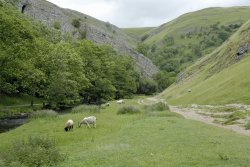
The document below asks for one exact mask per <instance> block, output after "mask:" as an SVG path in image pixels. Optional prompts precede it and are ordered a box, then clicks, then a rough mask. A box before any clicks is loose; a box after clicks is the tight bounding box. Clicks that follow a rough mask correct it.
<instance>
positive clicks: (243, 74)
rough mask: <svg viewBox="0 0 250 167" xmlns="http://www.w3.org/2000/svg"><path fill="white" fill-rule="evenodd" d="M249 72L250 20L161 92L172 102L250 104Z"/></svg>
mask: <svg viewBox="0 0 250 167" xmlns="http://www.w3.org/2000/svg"><path fill="white" fill-rule="evenodd" d="M249 73H250V21H248V22H247V23H245V24H244V25H243V26H242V27H241V28H240V29H239V30H238V31H237V32H236V33H235V34H234V35H233V36H231V37H230V39H229V40H228V41H226V42H225V43H224V44H223V45H222V46H220V47H219V48H217V49H216V50H215V51H213V52H212V53H211V54H208V55H206V56H205V57H203V58H201V59H200V60H199V61H197V62H196V63H195V64H194V65H192V66H191V67H189V68H188V69H187V70H185V71H184V72H183V73H182V74H181V75H180V76H179V80H178V82H177V83H175V84H173V85H172V86H171V87H169V88H168V89H167V90H166V91H164V92H163V93H162V95H161V96H162V97H164V98H165V99H166V100H167V101H168V102H169V103H170V104H196V103H197V104H226V103H244V104H250V94H249V92H250V86H249V85H250V75H249ZM189 89H190V90H189ZM188 90H189V91H188Z"/></svg>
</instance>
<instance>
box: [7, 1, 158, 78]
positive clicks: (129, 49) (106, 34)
mask: <svg viewBox="0 0 250 167" xmlns="http://www.w3.org/2000/svg"><path fill="white" fill-rule="evenodd" d="M6 1H9V2H12V3H14V5H15V6H16V7H17V8H18V9H19V10H20V13H22V12H23V13H24V14H27V15H29V16H31V17H32V18H33V19H35V20H39V21H41V22H42V23H43V24H45V25H47V26H48V27H54V28H57V29H60V30H61V32H62V34H67V33H68V34H71V35H72V36H73V37H74V38H75V39H78V38H86V39H89V40H91V41H93V42H95V43H97V44H107V45H111V46H112V47H113V48H114V49H115V50H116V51H118V52H120V53H123V54H128V55H130V56H131V57H132V58H133V59H134V60H135V62H136V64H137V67H138V70H140V72H141V73H142V74H143V75H144V76H146V77H152V75H153V74H155V73H156V72H157V71H158V68H157V67H156V66H155V65H154V64H153V63H152V62H151V60H149V59H148V58H146V57H145V56H143V55H142V54H139V53H138V52H136V51H135V50H134V48H133V46H135V45H136V41H135V40H134V39H132V38H131V37H129V36H128V35H127V34H125V33H124V32H123V31H122V30H120V29H119V28H118V27H116V26H114V25H112V24H110V23H109V22H103V21H100V20H97V19H95V18H93V17H91V16H88V15H85V14H82V13H80V12H77V11H73V10H70V9H63V8H60V7H58V6H56V5H54V4H52V3H50V2H47V1H45V0H17V1H12V0H6ZM73 20H78V22H79V26H74V25H73V23H72V22H73Z"/></svg>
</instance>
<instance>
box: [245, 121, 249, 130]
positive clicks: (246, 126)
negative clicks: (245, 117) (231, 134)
mask: <svg viewBox="0 0 250 167" xmlns="http://www.w3.org/2000/svg"><path fill="white" fill-rule="evenodd" d="M245 128H246V129H247V130H249V129H250V122H248V123H247V124H246V125H245Z"/></svg>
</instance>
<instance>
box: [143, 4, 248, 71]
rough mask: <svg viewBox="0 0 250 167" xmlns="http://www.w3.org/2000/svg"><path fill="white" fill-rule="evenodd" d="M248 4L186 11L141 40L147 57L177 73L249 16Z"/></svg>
mask: <svg viewBox="0 0 250 167" xmlns="http://www.w3.org/2000/svg"><path fill="white" fill-rule="evenodd" d="M249 15H250V7H230V8H208V9H203V10H199V11H196V12H192V13H187V14H184V15H182V16H180V17H179V18H177V19H175V20H173V21H170V22H168V23H166V24H163V25H161V26H160V27H158V28H155V29H154V30H152V31H151V32H150V33H149V37H148V38H147V39H146V40H145V41H144V42H143V43H144V44H145V45H147V47H148V54H147V55H148V57H149V58H150V59H151V60H152V61H153V62H154V63H155V64H156V65H158V67H160V68H161V69H162V70H165V71H168V72H175V73H179V72H180V71H182V70H184V69H185V68H186V67H188V66H190V65H191V64H192V63H193V62H194V61H195V60H197V59H198V58H200V57H202V56H204V55H206V54H209V53H211V52H212V51H213V50H214V49H215V48H217V47H218V46H220V45H221V44H222V43H223V42H224V41H226V40H227V39H228V37H230V36H231V35H232V34H233V33H234V32H236V31H237V30H238V28H239V27H240V26H241V25H242V24H243V23H245V22H246V21H247V20H248V19H249Z"/></svg>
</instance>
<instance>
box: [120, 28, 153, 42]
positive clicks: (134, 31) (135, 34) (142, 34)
mask: <svg viewBox="0 0 250 167" xmlns="http://www.w3.org/2000/svg"><path fill="white" fill-rule="evenodd" d="M154 28H155V27H139V28H123V29H122V30H123V31H124V32H125V33H127V34H128V35H129V36H130V37H132V38H134V39H136V40H137V41H138V42H140V41H143V40H144V39H146V38H147V37H148V34H149V33H150V32H151V31H152V30H153V29H154Z"/></svg>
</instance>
